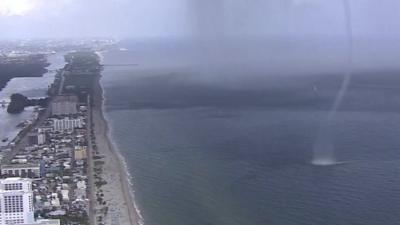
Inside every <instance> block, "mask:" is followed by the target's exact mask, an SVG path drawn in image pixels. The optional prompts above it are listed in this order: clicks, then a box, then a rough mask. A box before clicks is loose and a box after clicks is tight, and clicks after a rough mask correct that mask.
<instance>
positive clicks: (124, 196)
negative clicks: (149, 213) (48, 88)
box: [92, 76, 143, 225]
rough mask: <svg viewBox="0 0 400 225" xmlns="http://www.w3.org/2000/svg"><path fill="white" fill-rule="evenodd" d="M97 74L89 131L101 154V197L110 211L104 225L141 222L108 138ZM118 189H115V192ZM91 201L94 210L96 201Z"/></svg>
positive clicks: (122, 162) (127, 180)
mask: <svg viewBox="0 0 400 225" xmlns="http://www.w3.org/2000/svg"><path fill="white" fill-rule="evenodd" d="M100 79H101V76H99V77H98V78H97V80H96V82H95V86H94V95H93V104H92V119H93V124H94V125H95V126H94V128H93V130H94V133H95V137H96V144H97V146H98V150H99V153H100V154H102V155H103V156H104V158H103V160H104V162H105V164H104V170H103V172H102V175H101V176H102V178H103V179H104V180H105V181H106V182H107V184H105V185H104V186H102V188H101V189H103V193H104V200H105V201H106V202H107V203H108V204H107V205H108V206H109V207H112V208H110V210H109V211H110V213H108V215H107V217H109V218H105V221H106V224H108V222H109V221H110V224H113V223H115V220H118V222H117V224H131V225H141V224H143V219H142V218H141V215H140V213H139V211H138V209H137V206H136V203H135V201H134V196H133V189H132V186H131V183H130V179H131V178H130V176H129V172H128V169H127V165H126V163H125V160H124V158H123V157H122V156H121V154H120V153H119V151H118V149H117V148H116V146H115V145H114V143H113V142H112V140H111V133H110V128H109V125H108V121H107V119H106V117H105V115H104V91H103V87H102V86H101V83H100ZM94 188H95V187H94ZM115 190H118V191H115ZM93 200H94V201H93V202H95V205H94V207H95V211H97V207H96V206H98V203H97V202H96V201H95V199H93Z"/></svg>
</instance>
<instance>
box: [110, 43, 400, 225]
mask: <svg viewBox="0 0 400 225" xmlns="http://www.w3.org/2000/svg"><path fill="white" fill-rule="evenodd" d="M122 45H124V47H126V48H127V49H128V51H111V52H108V53H106V54H105V55H104V60H105V64H124V63H126V64H131V63H137V66H132V65H129V66H112V67H111V66H110V67H107V66H106V67H105V70H104V71H103V78H102V85H103V87H104V90H105V97H106V102H105V107H106V116H107V119H108V121H109V123H110V125H111V132H112V136H113V139H114V141H115V143H116V144H117V147H118V148H119V150H120V152H121V154H122V155H123V156H124V157H125V160H126V162H127V164H128V167H129V172H130V173H131V175H132V179H133V183H134V185H133V188H134V190H135V197H136V201H137V204H138V206H139V208H140V210H141V213H142V216H143V217H144V223H145V224H146V225H169V224H170V225H203V224H204V225H239V224H240V225H243V224H246V225H259V224H266V225H301V224H304V225H321V224H329V225H348V224H351V225H357V224H359V225H366V224H371V225H376V224H385V225H397V224H398V223H399V221H400V214H399V213H398V212H399V210H400V188H399V187H400V173H399V171H400V151H399V149H400V138H399V137H400V114H399V112H400V104H399V103H400V102H399V101H400V100H399V98H398V96H399V94H400V89H399V88H398V87H399V85H400V77H399V75H400V73H398V72H395V71H380V72H377V71H362V72H358V73H357V74H356V75H355V76H354V78H353V81H352V84H351V85H350V89H349V92H348V93H347V94H346V96H345V100H344V103H343V105H342V107H341V108H340V110H339V111H338V112H337V114H336V116H335V118H334V119H333V121H332V123H331V124H330V128H331V130H332V132H331V136H330V137H329V138H330V140H331V142H332V143H333V146H334V148H335V155H336V158H337V160H338V162H341V163H340V164H338V165H335V166H327V167H321V166H313V165H312V164H311V163H310V162H311V160H312V154H313V150H312V149H313V146H314V144H315V140H316V137H317V135H318V130H319V127H320V126H321V123H324V121H325V120H326V118H327V115H328V111H327V110H328V109H329V108H330V105H331V104H332V102H333V98H334V96H335V94H336V92H337V91H338V89H339V84H340V81H341V78H342V75H340V74H337V73H332V72H329V73H320V72H318V73H311V72H306V70H304V71H303V72H302V74H301V75H299V74H296V75H295V74H292V75H291V74H290V73H287V74H285V75H282V74H277V73H276V71H277V70H276V68H275V67H274V66H276V64H275V63H273V65H270V64H269V63H270V61H268V60H267V59H268V57H270V55H265V56H263V55H262V54H254V55H252V56H248V55H245V56H246V57H243V58H240V57H239V56H236V55H235V54H233V53H235V52H236V53H238V54H239V53H240V54H243V53H244V51H245V50H244V49H236V50H230V51H232V52H230V54H227V55H229V57H228V56H227V57H225V58H223V59H222V58H220V57H216V53H218V52H214V51H213V50H210V51H211V52H208V51H207V50H204V49H202V48H199V49H200V50H199V49H197V47H198V46H197V47H196V46H192V45H189V44H187V43H176V42H149V43H145V42H125V43H122ZM246 49H248V48H246ZM221 51H222V50H221ZM232 55H233V56H232ZM220 56H221V55H220ZM242 56H243V55H242ZM260 57H262V58H260ZM291 57H292V59H291V60H293V62H294V61H296V60H295V59H296V57H294V56H293V55H291ZM282 58H284V57H283V56H282ZM262 59H264V60H266V63H264V64H263V63H260V62H261V61H262ZM291 60H290V59H288V62H291ZM267 61H268V62H269V63H268V62H267ZM311 62H312V60H311ZM294 67H297V68H300V65H294ZM271 68H273V69H271ZM303 68H308V67H307V66H304V67H303Z"/></svg>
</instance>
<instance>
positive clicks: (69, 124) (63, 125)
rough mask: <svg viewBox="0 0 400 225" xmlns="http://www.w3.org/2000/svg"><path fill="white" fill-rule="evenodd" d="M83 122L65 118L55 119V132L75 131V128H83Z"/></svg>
mask: <svg viewBox="0 0 400 225" xmlns="http://www.w3.org/2000/svg"><path fill="white" fill-rule="evenodd" d="M82 127H83V121H82V119H80V118H78V119H71V118H64V119H53V130H54V131H59V132H63V131H70V132H71V131H73V130H74V129H75V128H82Z"/></svg>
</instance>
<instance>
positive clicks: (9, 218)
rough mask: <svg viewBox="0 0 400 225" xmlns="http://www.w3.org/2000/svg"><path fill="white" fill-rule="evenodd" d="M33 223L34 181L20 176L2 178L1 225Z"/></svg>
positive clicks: (0, 192) (0, 186)
mask: <svg viewBox="0 0 400 225" xmlns="http://www.w3.org/2000/svg"><path fill="white" fill-rule="evenodd" d="M33 223H35V218H34V210H33V191H32V181H31V180H30V179H27V178H18V177H14V178H6V179H3V180H0V225H11V224H33Z"/></svg>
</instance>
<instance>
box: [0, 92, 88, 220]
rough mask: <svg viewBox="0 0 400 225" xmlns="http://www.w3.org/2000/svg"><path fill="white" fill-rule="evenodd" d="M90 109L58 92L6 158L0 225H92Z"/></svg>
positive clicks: (3, 171) (1, 188) (2, 183)
mask: <svg viewBox="0 0 400 225" xmlns="http://www.w3.org/2000/svg"><path fill="white" fill-rule="evenodd" d="M86 107H87V106H86V105H84V104H80V103H79V101H78V98H77V97H76V96H74V95H60V96H55V97H54V99H53V100H52V101H51V105H50V106H49V110H50V111H51V113H50V115H49V116H46V118H45V119H44V120H43V121H42V122H40V124H37V125H36V126H35V127H34V128H33V129H32V130H31V131H30V132H29V134H28V135H27V136H26V140H25V144H24V145H21V146H19V147H18V146H15V147H17V148H18V151H15V150H14V151H10V152H9V153H10V154H12V157H9V159H8V160H5V159H7V157H5V159H3V162H2V164H1V166H0V170H1V177H2V179H1V180H0V216H1V217H0V225H2V224H6V225H12V224H60V220H61V221H63V224H88V219H87V218H88V213H89V212H88V210H89V200H88V188H87V182H88V177H87V141H88V140H87V129H86V124H87V121H86V120H87V116H86V113H87V108H86ZM8 196H14V197H12V198H9V197H8ZM7 207H8V208H7ZM10 210H11V211H10ZM43 218H45V219H43Z"/></svg>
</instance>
